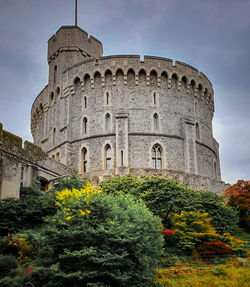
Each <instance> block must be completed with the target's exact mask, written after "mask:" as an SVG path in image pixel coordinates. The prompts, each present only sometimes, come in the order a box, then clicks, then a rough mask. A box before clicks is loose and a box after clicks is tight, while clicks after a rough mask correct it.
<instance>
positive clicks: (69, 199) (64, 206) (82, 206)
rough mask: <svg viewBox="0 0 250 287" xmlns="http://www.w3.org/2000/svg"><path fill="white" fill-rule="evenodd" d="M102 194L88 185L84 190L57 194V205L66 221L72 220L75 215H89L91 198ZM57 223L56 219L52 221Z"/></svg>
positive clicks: (58, 192)
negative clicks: (88, 206)
mask: <svg viewBox="0 0 250 287" xmlns="http://www.w3.org/2000/svg"><path fill="white" fill-rule="evenodd" d="M100 192H102V191H101V190H97V189H95V188H94V187H93V185H92V184H91V183H87V184H86V186H85V187H84V188H82V189H76V188H72V190H70V189H64V190H62V191H57V192H56V201H55V203H56V205H58V206H59V207H60V209H61V210H62V211H63V214H64V217H65V219H66V220H70V219H72V218H73V217H74V215H75V214H80V215H88V214H89V213H90V210H89V209H88V208H87V205H88V203H89V199H90V197H92V196H94V195H96V194H98V193H100ZM52 220H53V221H56V219H55V218H53V219H52Z"/></svg>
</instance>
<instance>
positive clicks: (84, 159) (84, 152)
mask: <svg viewBox="0 0 250 287" xmlns="http://www.w3.org/2000/svg"><path fill="white" fill-rule="evenodd" d="M82 171H83V172H84V173H85V172H87V149H86V148H83V149H82Z"/></svg>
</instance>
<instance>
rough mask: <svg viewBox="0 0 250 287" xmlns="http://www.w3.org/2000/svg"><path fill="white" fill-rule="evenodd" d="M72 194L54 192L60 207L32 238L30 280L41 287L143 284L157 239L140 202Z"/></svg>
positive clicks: (157, 247)
mask: <svg viewBox="0 0 250 287" xmlns="http://www.w3.org/2000/svg"><path fill="white" fill-rule="evenodd" d="M87 189H89V187H87ZM91 193H92V194H91ZM66 194H68V195H66ZM76 194H77V193H76V191H74V192H73V193H71V194H69V193H68V192H66V193H65V192H64V191H62V192H61V193H58V194H57V199H58V200H59V201H60V209H59V210H58V212H57V214H56V215H54V216H53V217H48V224H47V225H46V226H45V227H44V228H43V229H42V231H41V232H40V234H39V236H38V237H39V239H37V244H38V257H37V260H36V264H37V266H39V267H38V268H37V269H36V270H35V273H34V276H35V278H36V280H38V281H39V282H40V283H41V284H43V285H42V286H45V285H46V286H68V285H70V286H87V284H97V285H92V286H147V285H148V282H149V280H150V279H152V278H153V275H154V269H155V267H156V266H157V264H158V262H159V258H160V255H161V253H162V245H163V238H162V235H161V234H160V233H161V230H160V228H159V226H158V225H157V221H156V220H155V219H154V217H153V216H152V214H151V213H150V212H149V211H148V210H147V208H146V207H145V205H144V203H142V202H135V200H134V199H133V198H132V197H131V196H125V195H117V196H116V197H114V196H113V195H107V194H105V193H103V192H95V191H94V190H93V189H92V192H89V191H88V192H86V191H84V190H82V191H81V192H80V193H79V194H80V196H78V195H79V194H78V195H77V196H76ZM68 196H69V197H71V199H70V200H65V199H66V198H67V197H68ZM65 210H66V212H67V214H65ZM86 210H88V212H86ZM98 284H101V285H98ZM88 286H91V285H88Z"/></svg>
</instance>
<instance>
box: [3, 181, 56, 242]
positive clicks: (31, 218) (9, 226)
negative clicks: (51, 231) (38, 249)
mask: <svg viewBox="0 0 250 287" xmlns="http://www.w3.org/2000/svg"><path fill="white" fill-rule="evenodd" d="M55 212H56V207H55V204H54V201H53V198H51V197H50V196H48V194H47V193H45V192H42V191H40V190H39V189H38V187H36V186H33V187H30V188H23V190H22V196H21V198H20V199H18V200H17V199H14V198H8V199H4V200H0V218H1V221H0V236H5V235H7V234H8V233H17V232H20V231H22V230H25V229H31V228H38V227H39V226H41V225H42V224H44V220H43V218H44V217H45V216H47V215H53V214H54V213H55Z"/></svg>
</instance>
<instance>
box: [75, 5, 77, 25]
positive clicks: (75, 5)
mask: <svg viewBox="0 0 250 287" xmlns="http://www.w3.org/2000/svg"><path fill="white" fill-rule="evenodd" d="M75 26H77V0H75Z"/></svg>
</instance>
